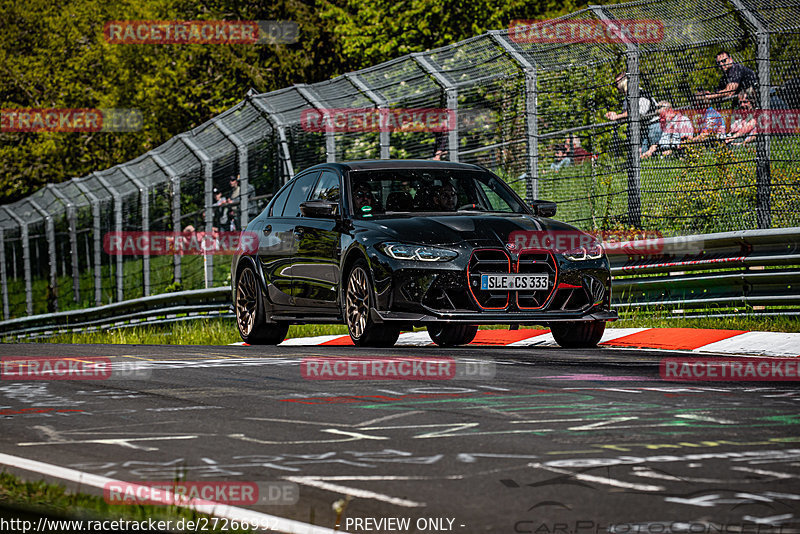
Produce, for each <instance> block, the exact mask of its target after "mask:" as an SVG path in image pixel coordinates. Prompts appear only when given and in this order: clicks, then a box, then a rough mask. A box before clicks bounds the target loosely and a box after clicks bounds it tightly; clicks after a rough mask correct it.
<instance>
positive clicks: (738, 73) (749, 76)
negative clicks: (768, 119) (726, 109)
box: [703, 50, 758, 105]
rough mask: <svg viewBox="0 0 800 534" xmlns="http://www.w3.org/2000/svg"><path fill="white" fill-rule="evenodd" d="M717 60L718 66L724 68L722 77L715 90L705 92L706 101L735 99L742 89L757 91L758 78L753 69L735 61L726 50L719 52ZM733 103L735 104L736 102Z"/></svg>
mask: <svg viewBox="0 0 800 534" xmlns="http://www.w3.org/2000/svg"><path fill="white" fill-rule="evenodd" d="M716 61H717V66H718V67H719V68H720V69H721V70H722V78H721V79H720V81H719V86H718V87H717V90H716V91H715V92H713V93H710V92H708V91H705V92H704V93H703V98H704V99H705V101H706V102H708V103H709V104H710V103H712V102H716V101H721V102H724V101H726V100H731V101H733V100H734V98H735V97H736V95H737V94H738V93H740V92H741V91H747V90H752V91H755V87H756V85H757V84H758V78H757V77H756V73H755V72H753V71H752V69H748V68H747V67H745V66H744V65H740V64H739V63H734V62H733V58H732V57H731V55H730V54H729V53H728V52H726V51H724V50H723V51H722V52H720V53H719V54H717V58H716ZM732 104H733V105H735V102H733V103H732Z"/></svg>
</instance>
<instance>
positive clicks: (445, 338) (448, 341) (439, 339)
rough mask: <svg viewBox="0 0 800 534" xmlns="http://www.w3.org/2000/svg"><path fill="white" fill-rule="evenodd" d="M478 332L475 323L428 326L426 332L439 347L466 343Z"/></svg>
mask: <svg viewBox="0 0 800 534" xmlns="http://www.w3.org/2000/svg"><path fill="white" fill-rule="evenodd" d="M477 333H478V325H475V324H441V325H430V326H428V334H429V335H430V336H431V339H432V340H433V342H434V343H436V344H437V345H439V346H440V347H455V346H457V345H466V344H467V343H469V342H470V341H472V340H473V339H475V334H477Z"/></svg>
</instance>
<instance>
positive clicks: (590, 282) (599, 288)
mask: <svg viewBox="0 0 800 534" xmlns="http://www.w3.org/2000/svg"><path fill="white" fill-rule="evenodd" d="M583 285H584V287H585V288H586V292H587V293H589V296H590V297H591V299H592V305H595V304H600V303H601V302H603V297H605V296H606V288H605V287H604V286H603V282H601V281H600V280H598V279H597V278H595V277H594V276H584V277H583Z"/></svg>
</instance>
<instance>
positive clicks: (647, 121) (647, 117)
mask: <svg viewBox="0 0 800 534" xmlns="http://www.w3.org/2000/svg"><path fill="white" fill-rule="evenodd" d="M614 81H615V82H616V84H617V90H618V91H619V92H620V93H621V94H622V95H623V96H625V95H627V94H628V75H627V74H626V73H624V72H621V73H619V74H617V77H616V78H615V79H614ZM606 118H607V119H608V120H611V121H620V120H623V119H627V118H628V99H627V98H625V100H624V104H623V109H622V113H615V112H613V111H609V112H608V113H606ZM639 120H640V123H641V125H642V128H641V137H642V139H641V141H642V145H641V150H640V151H641V152H646V151H647V150H648V149H649V148H650V147H651V146H653V145H657V144H658V141H659V139H661V125H660V124H659V122H658V114H657V113H656V102H655V100H654V99H653V97H651V96H650V95H649V94H648V93H647V91H645V90H643V89H640V90H639Z"/></svg>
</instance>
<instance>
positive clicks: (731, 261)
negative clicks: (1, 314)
mask: <svg viewBox="0 0 800 534" xmlns="http://www.w3.org/2000/svg"><path fill="white" fill-rule="evenodd" d="M607 249H608V250H609V260H610V262H611V273H612V275H613V277H614V286H613V287H614V292H613V302H612V306H613V307H614V308H615V309H617V310H619V311H625V310H630V309H634V308H640V309H644V310H648V309H652V308H659V309H661V310H667V311H668V312H669V313H671V314H672V316H673V317H686V316H691V315H694V314H701V313H702V314H703V315H709V313H715V315H714V316H719V315H736V314H741V313H744V311H745V310H747V311H748V312H752V311H756V312H759V313H762V314H792V315H798V314H800V311H799V310H797V309H792V308H791V307H792V306H796V305H800V227H798V228H779V229H771V230H745V231H740V232H725V233H718V234H705V235H696V236H686V237H671V238H663V239H661V238H659V239H651V240H642V241H628V242H624V243H615V244H611V245H609V246H608V247H607ZM230 291H231V288H230V286H224V287H216V288H212V289H198V290H193V291H180V292H175V293H163V294H160V295H154V296H150V297H144V298H139V299H134V300H128V301H124V302H117V303H114V304H107V305H105V306H98V307H95V308H88V309H84V310H76V311H68V312H59V313H50V314H43V315H34V316H30V317H22V318H19V319H12V320H9V321H2V322H0V336H2V337H4V338H7V337H9V336H20V337H28V336H48V335H52V334H56V333H61V332H67V331H75V330H91V329H99V328H103V329H106V328H122V327H128V326H136V325H142V324H157V323H164V322H171V321H182V320H188V319H197V318H207V317H221V316H222V317H231V316H232V313H231V311H230V309H231V303H230ZM740 308H744V309H740Z"/></svg>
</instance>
